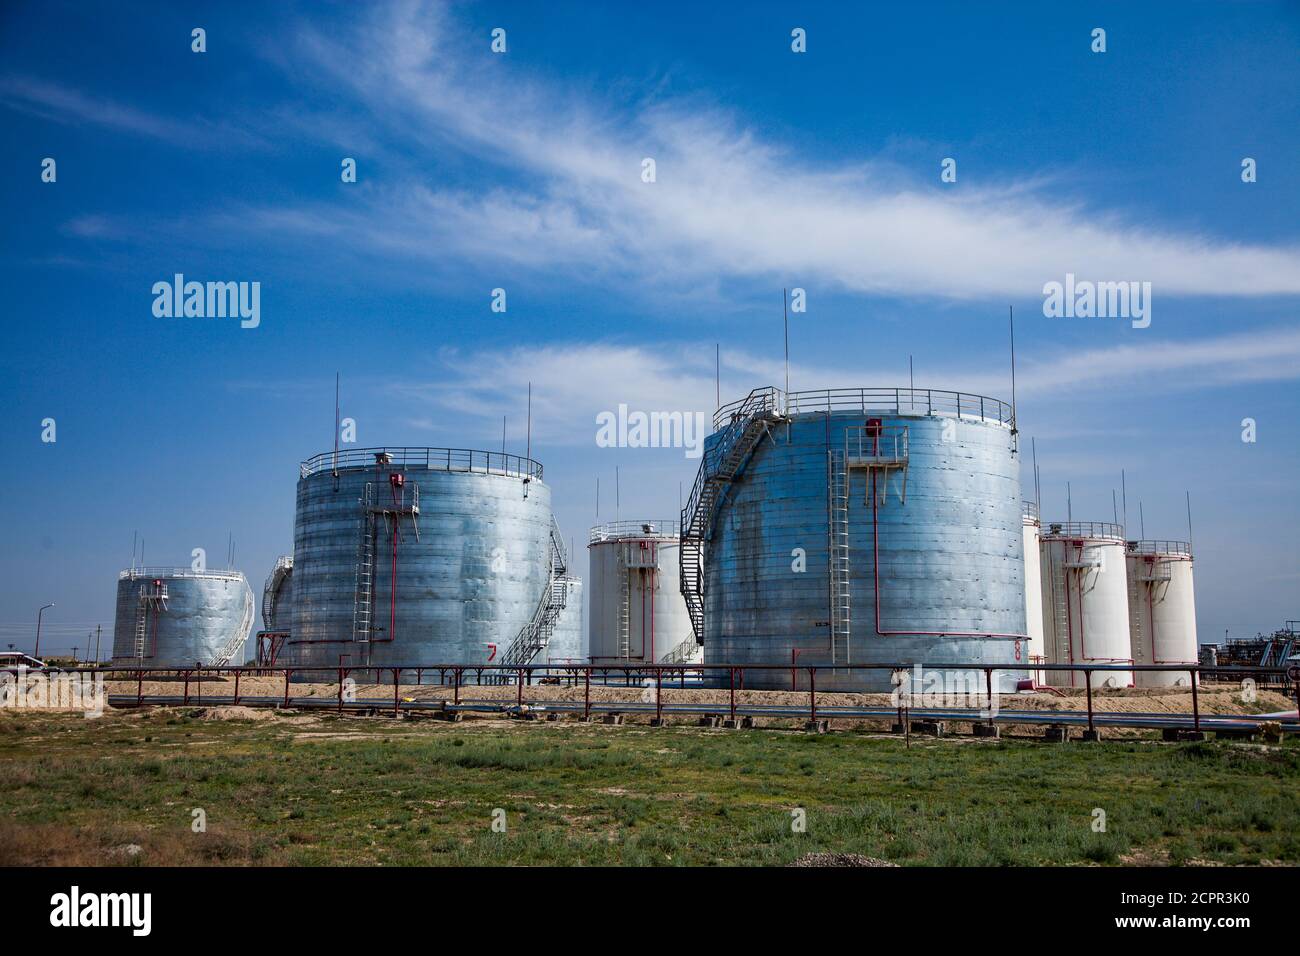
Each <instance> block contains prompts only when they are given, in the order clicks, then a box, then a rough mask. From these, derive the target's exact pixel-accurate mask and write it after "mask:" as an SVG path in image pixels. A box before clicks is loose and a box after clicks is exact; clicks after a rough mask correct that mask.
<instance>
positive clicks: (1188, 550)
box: [1127, 538, 1192, 558]
mask: <svg viewBox="0 0 1300 956" xmlns="http://www.w3.org/2000/svg"><path fill="white" fill-rule="evenodd" d="M1127 545H1128V553H1129V554H1171V555H1181V556H1184V557H1188V558H1190V557H1191V556H1192V543H1191V542H1190V541H1161V540H1156V539H1153V538H1148V539H1144V540H1142V541H1129V542H1128V543H1127Z"/></svg>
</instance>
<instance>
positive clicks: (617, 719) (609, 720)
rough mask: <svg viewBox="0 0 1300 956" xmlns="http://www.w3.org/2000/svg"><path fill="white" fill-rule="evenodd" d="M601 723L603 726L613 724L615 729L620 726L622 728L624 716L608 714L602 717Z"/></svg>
mask: <svg viewBox="0 0 1300 956" xmlns="http://www.w3.org/2000/svg"><path fill="white" fill-rule="evenodd" d="M600 722H601V723H602V724H613V725H614V726H615V727H618V726H621V725H622V723H623V715H622V714H606V715H605V716H604V717H602V718H601V719H600Z"/></svg>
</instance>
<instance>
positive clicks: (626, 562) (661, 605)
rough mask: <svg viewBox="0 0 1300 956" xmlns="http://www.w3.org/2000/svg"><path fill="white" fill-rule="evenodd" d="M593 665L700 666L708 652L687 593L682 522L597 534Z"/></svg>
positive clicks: (592, 548) (634, 524) (633, 524)
mask: <svg viewBox="0 0 1300 956" xmlns="http://www.w3.org/2000/svg"><path fill="white" fill-rule="evenodd" d="M587 550H588V555H589V557H590V571H589V578H590V581H591V592H590V593H591V617H590V628H589V632H588V633H589V638H588V642H589V645H590V649H589V653H590V655H591V662H592V663H593V664H623V665H630V664H653V663H657V662H660V663H678V664H681V663H698V662H699V660H700V647H699V644H698V642H697V641H696V640H695V632H694V631H693V630H692V628H691V619H690V615H689V614H688V612H687V608H686V603H685V601H684V600H683V596H682V592H681V589H680V586H679V585H680V581H681V565H680V561H679V555H680V553H681V543H680V540H679V536H678V527H677V523H676V522H675V521H616V522H611V523H609V524H602V525H597V526H596V527H594V528H592V529H591V534H590V537H589V539H588V545H587Z"/></svg>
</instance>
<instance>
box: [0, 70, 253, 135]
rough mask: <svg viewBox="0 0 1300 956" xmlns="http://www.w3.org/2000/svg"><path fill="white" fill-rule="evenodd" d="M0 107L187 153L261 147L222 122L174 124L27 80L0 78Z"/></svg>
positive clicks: (68, 89)
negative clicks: (141, 138)
mask: <svg viewBox="0 0 1300 956" xmlns="http://www.w3.org/2000/svg"><path fill="white" fill-rule="evenodd" d="M0 104H3V105H5V106H7V107H9V108H10V109H14V110H18V111H20V112H23V113H29V114H32V115H34V116H40V117H42V118H44V119H49V120H53V121H55V122H58V123H68V124H74V125H78V126H99V127H103V128H106V129H113V130H118V131H120V132H124V133H130V134H133V135H136V136H144V137H148V138H149V139H156V140H160V141H162V142H165V143H168V144H170V145H172V146H179V147H183V148H186V149H200V148H208V147H213V146H216V147H220V148H238V149H249V148H261V147H264V146H265V141H264V140H263V139H262V138H261V137H259V136H257V135H255V134H254V133H252V132H250V131H248V130H246V129H243V128H240V127H238V126H236V125H234V124H231V123H228V122H225V121H213V120H210V119H206V118H203V117H197V116H196V117H190V118H188V119H174V118H171V117H168V116H161V115H158V114H156V113H151V112H148V111H145V110H141V109H137V108H136V107H133V106H130V105H128V104H125V103H121V102H118V101H117V100H113V99H109V98H107V97H102V96H93V95H90V94H87V93H83V92H82V91H80V90H77V89H74V88H73V87H69V86H66V85H64V84H61V83H52V82H49V81H46V80H41V79H37V78H34V77H29V76H4V77H0Z"/></svg>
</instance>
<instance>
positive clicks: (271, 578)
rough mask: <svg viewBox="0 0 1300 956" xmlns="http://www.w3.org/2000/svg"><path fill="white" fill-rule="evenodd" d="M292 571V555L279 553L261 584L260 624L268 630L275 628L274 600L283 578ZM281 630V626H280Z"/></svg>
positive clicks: (278, 592) (282, 583)
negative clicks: (264, 581)
mask: <svg viewBox="0 0 1300 956" xmlns="http://www.w3.org/2000/svg"><path fill="white" fill-rule="evenodd" d="M292 572H293V556H292V555H287V554H286V555H281V556H280V557H278V558H276V559H275V567H273V568H272V569H271V573H270V574H268V575H267V576H266V583H265V584H264V585H262V626H263V627H265V628H266V629H267V630H268V631H274V630H276V626H275V625H276V620H275V601H276V598H277V597H278V596H279V594H280V588H281V587H283V586H284V579H285V578H286V577H288V576H289V575H290V574H291V573H292ZM281 630H283V628H281Z"/></svg>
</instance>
